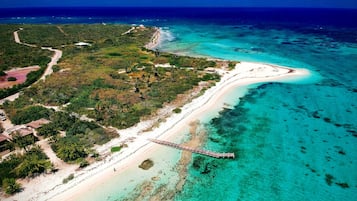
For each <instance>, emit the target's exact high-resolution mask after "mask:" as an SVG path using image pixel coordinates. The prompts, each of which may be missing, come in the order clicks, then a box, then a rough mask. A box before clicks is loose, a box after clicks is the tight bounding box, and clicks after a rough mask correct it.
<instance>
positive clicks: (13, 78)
mask: <svg viewBox="0 0 357 201" xmlns="http://www.w3.org/2000/svg"><path fill="white" fill-rule="evenodd" d="M16 80H17V78H16V77H8V78H7V81H9V82H14V81H16Z"/></svg>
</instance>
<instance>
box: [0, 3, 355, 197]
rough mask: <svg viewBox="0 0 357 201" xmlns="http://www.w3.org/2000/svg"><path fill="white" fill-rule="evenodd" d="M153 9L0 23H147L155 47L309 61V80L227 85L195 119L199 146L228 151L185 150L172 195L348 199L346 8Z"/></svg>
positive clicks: (351, 125) (351, 28)
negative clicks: (223, 103)
mask: <svg viewBox="0 0 357 201" xmlns="http://www.w3.org/2000/svg"><path fill="white" fill-rule="evenodd" d="M158 10H159V11H160V9H158ZM132 11H136V10H135V9H133V10H132ZM161 11H162V12H158V11H157V10H155V11H152V12H143V10H140V9H139V11H136V12H129V11H125V12H124V13H123V14H118V13H116V12H114V11H112V12H113V13H115V14H112V15H111V14H110V12H106V14H103V15H99V14H98V15H97V16H90V18H89V16H87V15H85V14H83V16H76V15H78V12H77V14H72V15H71V14H68V13H67V14H63V15H62V16H61V17H49V16H46V15H44V16H35V17H34V18H29V16H31V15H30V14H27V17H26V16H20V17H17V16H5V17H4V18H0V22H2V23H19V22H25V23H34V22H35V23H48V22H50V23H78V22H80V23H98V22H109V23H110V22H111V23H122V22H125V23H136V24H145V25H154V26H158V27H161V28H162V29H163V31H164V34H163V42H162V44H161V45H160V47H159V49H160V50H161V51H169V52H174V53H178V54H189V55H199V56H207V57H214V58H220V59H229V60H238V61H254V62H263V63H271V64H278V65H283V66H291V67H298V68H307V69H310V70H311V71H313V72H314V76H313V77H312V78H310V79H309V80H304V81H299V82H292V83H263V84H256V85H252V86H249V87H248V90H247V92H246V94H245V96H243V97H241V98H239V97H238V96H237V97H235V96H234V94H235V93H232V95H230V96H231V97H229V98H230V99H235V103H234V107H233V108H232V109H225V110H223V111H221V112H220V114H219V116H217V117H214V118H213V119H206V121H205V122H203V125H204V129H205V130H206V131H207V141H206V143H205V144H204V145H203V148H205V149H210V150H215V151H222V152H234V153H235V154H236V156H237V157H236V158H235V159H234V160H231V159H225V160H222V159H221V160H217V159H213V158H209V157H205V156H200V155H193V160H192V162H191V164H190V165H189V167H188V175H187V181H186V183H185V184H184V186H183V189H182V191H179V192H176V193H175V196H174V198H173V199H174V200H177V201H181V200H182V201H186V200H190V201H195V200H197V201H198V200H200V201H201V200H205V201H210V200H222V201H223V200H224V201H231V200H232V201H233V200H234V201H237V200H240V201H251V200H259V201H261V200H267V201H268V200H269V201H279V200H284V201H286V200H289V201H290V200H291V201H301V200H314V201H315V200H321V201H333V200H334V201H342V200H351V201H352V200H357V123H356V122H357V121H356V119H357V79H356V77H357V23H356V20H357V11H356V10H333V9H332V10H326V9H325V10H324V9H322V10H321V9H320V10H319V9H317V10H316V9H292V10H291V9H290V10H286V9H285V10H284V9H250V10H249V9H238V8H236V9H233V8H227V9H226V10H225V9H224V8H221V9H216V10H214V9H211V10H210V9H201V10H200V9H198V10H197V9H196V10H195V9H186V10H185V9H184V8H181V10H173V9H171V10H169V11H167V10H165V11H164V10H161ZM170 11H171V12H170ZM48 12H49V11H48ZM58 12H60V11H58ZM101 12H103V11H101ZM101 12H99V11H98V13H101ZM73 13H75V12H73ZM83 13H84V12H83ZM103 13H104V12H103ZM237 90H239V89H237ZM173 161H177V158H175V159H174V160H173ZM172 163H173V164H171V165H172V166H173V167H174V166H175V164H174V162H172ZM116 191H118V189H116ZM116 193H118V192H116ZM164 193H165V192H164ZM129 194H130V193H128V195H129ZM112 195H116V194H115V193H114V192H113V194H112ZM122 196H123V194H122V195H121V196H119V197H115V196H107V195H105V198H107V200H121V199H122ZM143 199H144V200H149V199H150V197H146V198H143Z"/></svg>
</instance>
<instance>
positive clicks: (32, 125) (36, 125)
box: [26, 118, 51, 129]
mask: <svg viewBox="0 0 357 201" xmlns="http://www.w3.org/2000/svg"><path fill="white" fill-rule="evenodd" d="M50 122H51V121H49V120H47V119H43V118H42V119H39V120H36V121H31V122H30V123H28V124H26V126H28V127H30V128H33V129H38V128H41V127H42V126H43V125H45V124H48V123H50Z"/></svg>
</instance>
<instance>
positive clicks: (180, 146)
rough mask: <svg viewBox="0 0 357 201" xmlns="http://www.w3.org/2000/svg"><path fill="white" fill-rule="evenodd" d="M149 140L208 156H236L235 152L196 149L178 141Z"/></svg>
mask: <svg viewBox="0 0 357 201" xmlns="http://www.w3.org/2000/svg"><path fill="white" fill-rule="evenodd" d="M149 140H150V141H151V142H155V143H157V144H162V145H166V146H169V147H173V148H176V149H180V150H184V151H190V152H192V153H197V154H202V155H206V156H210V157H213V158H234V157H235V155H234V153H217V152H213V151H207V150H202V149H195V148H191V147H187V146H182V145H179V144H176V143H172V142H168V141H163V140H157V139H149Z"/></svg>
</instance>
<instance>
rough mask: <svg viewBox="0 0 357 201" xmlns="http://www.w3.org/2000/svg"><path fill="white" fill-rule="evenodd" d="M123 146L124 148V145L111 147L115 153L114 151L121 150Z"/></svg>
mask: <svg viewBox="0 0 357 201" xmlns="http://www.w3.org/2000/svg"><path fill="white" fill-rule="evenodd" d="M122 148H123V147H122V146H116V147H112V148H111V149H110V151H111V152H112V153H114V152H118V151H120V150H121V149H122Z"/></svg>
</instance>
